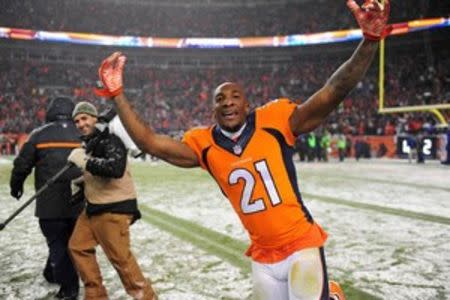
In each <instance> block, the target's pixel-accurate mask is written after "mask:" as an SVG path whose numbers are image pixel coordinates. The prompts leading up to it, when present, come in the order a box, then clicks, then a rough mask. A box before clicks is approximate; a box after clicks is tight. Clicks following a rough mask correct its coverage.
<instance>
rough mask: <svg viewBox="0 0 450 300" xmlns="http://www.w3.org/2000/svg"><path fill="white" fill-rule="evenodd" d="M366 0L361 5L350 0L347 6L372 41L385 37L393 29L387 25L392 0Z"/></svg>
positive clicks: (365, 34) (364, 33) (366, 37)
mask: <svg viewBox="0 0 450 300" xmlns="http://www.w3.org/2000/svg"><path fill="white" fill-rule="evenodd" d="M381 1H382V0H366V1H365V2H364V4H363V5H362V6H361V7H360V6H359V5H358V4H357V3H356V2H355V1H354V0H348V1H347V6H348V8H350V10H351V11H352V13H353V15H354V16H355V19H356V21H357V22H358V24H359V27H360V28H361V30H362V32H363V35H364V38H365V39H367V40H371V41H379V40H382V39H384V38H385V37H386V36H388V35H389V33H390V32H391V31H392V26H391V25H387V21H388V18H389V12H390V0H384V3H383V4H382V3H381Z"/></svg>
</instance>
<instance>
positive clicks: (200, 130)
mask: <svg viewBox="0 0 450 300" xmlns="http://www.w3.org/2000/svg"><path fill="white" fill-rule="evenodd" d="M210 128H211V127H208V126H197V127H192V128H190V129H189V130H187V131H186V132H185V133H184V135H194V136H196V135H202V134H205V133H207V132H209V130H210Z"/></svg>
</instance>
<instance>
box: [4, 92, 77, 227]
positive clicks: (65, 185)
mask: <svg viewBox="0 0 450 300" xmlns="http://www.w3.org/2000/svg"><path fill="white" fill-rule="evenodd" d="M72 110H73V103H72V102H71V100H70V99H68V98H56V99H54V100H53V101H52V102H51V103H50V105H49V106H48V109H47V115H46V121H47V123H46V124H45V125H43V126H41V127H38V128H36V129H35V130H33V131H32V132H31V134H30V136H29V138H28V141H27V142H26V143H25V144H24V145H23V147H22V149H21V151H20V153H19V155H18V156H17V157H16V159H15V160H14V167H13V170H12V173H11V180H10V186H11V189H13V188H14V187H16V188H17V187H21V186H23V183H24V181H25V179H26V178H27V177H28V175H29V174H30V173H31V171H32V169H33V168H35V172H34V186H35V189H36V190H38V189H39V188H41V187H42V186H43V185H44V184H45V183H46V182H47V181H48V180H49V179H50V178H51V177H52V176H53V175H55V174H56V173H57V172H58V171H59V170H60V169H62V168H63V167H64V165H65V164H66V163H67V157H68V156H69V154H70V152H71V151H72V149H74V148H77V147H80V144H81V141H80V138H79V132H78V130H77V128H76V127H75V125H74V123H73V121H72V119H71V114H72ZM81 175H82V173H81V172H80V171H79V170H78V169H77V168H76V167H73V168H71V169H69V170H68V171H67V172H66V173H64V174H63V175H62V176H61V177H60V178H59V179H58V180H56V182H55V183H54V184H52V185H50V186H49V188H47V189H46V190H45V191H44V192H43V193H42V194H41V195H40V196H39V197H38V198H37V199H36V210H35V216H36V217H38V218H42V219H54V218H74V217H77V216H78V215H79V213H80V211H81V209H82V205H83V204H82V203H80V204H78V205H76V206H71V205H70V204H69V201H70V198H71V189H70V181H71V180H72V179H74V178H76V177H79V176H81Z"/></svg>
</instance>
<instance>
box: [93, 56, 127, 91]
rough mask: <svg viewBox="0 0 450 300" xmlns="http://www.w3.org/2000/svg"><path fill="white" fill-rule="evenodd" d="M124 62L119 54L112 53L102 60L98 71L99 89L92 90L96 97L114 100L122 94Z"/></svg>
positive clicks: (124, 58)
mask: <svg viewBox="0 0 450 300" xmlns="http://www.w3.org/2000/svg"><path fill="white" fill-rule="evenodd" d="M126 60H127V58H126V57H125V56H124V55H123V54H122V53H120V52H114V53H113V54H111V55H110V56H109V57H108V58H106V59H105V60H103V62H102V64H101V65H100V68H99V69H98V75H99V77H100V83H101V87H100V88H97V89H94V92H95V94H96V95H97V96H101V97H107V98H114V97H115V96H117V95H119V94H121V93H122V92H123V67H124V66H125V62H126Z"/></svg>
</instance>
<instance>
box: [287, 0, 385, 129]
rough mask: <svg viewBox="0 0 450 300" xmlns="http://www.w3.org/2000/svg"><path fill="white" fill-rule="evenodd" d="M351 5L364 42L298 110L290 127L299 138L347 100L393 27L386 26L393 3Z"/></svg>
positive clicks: (369, 0)
mask: <svg viewBox="0 0 450 300" xmlns="http://www.w3.org/2000/svg"><path fill="white" fill-rule="evenodd" d="M347 5H348V7H349V8H350V10H351V11H352V13H353V14H354V16H355V18H356V20H357V22H358V24H359V26H360V27H361V30H362V32H363V35H364V39H363V41H362V42H361V43H360V44H359V46H358V48H357V49H356V50H355V52H354V53H353V55H352V56H351V57H350V59H348V60H347V61H346V62H345V63H344V64H342V65H341V66H340V67H339V68H338V69H337V71H336V72H334V74H333V75H332V76H331V77H330V78H329V79H328V80H327V82H326V83H325V85H324V86H323V87H322V88H321V89H320V90H318V91H317V92H316V93H315V94H314V95H312V96H311V97H310V98H309V99H308V100H307V101H306V102H305V103H304V104H302V105H299V106H298V107H297V108H296V109H295V110H294V112H293V113H292V115H291V116H290V119H289V124H290V127H291V130H292V132H293V133H294V134H295V135H299V134H301V133H304V132H309V131H311V130H313V129H315V128H316V127H317V126H319V125H320V124H321V123H322V122H323V121H324V120H325V118H326V117H327V116H328V115H329V114H330V113H331V112H332V111H333V110H334V109H335V108H336V107H337V106H338V105H339V104H340V103H341V102H342V101H343V100H344V98H345V96H346V95H347V94H348V93H349V92H350V91H351V90H352V89H353V88H354V87H355V86H356V84H357V83H358V82H359V81H360V80H361V79H362V78H363V76H364V74H365V73H366V71H367V69H368V68H369V66H370V64H371V62H372V61H373V58H374V56H375V53H376V52H377V49H378V42H379V40H381V39H383V38H384V37H385V36H386V35H388V34H389V32H390V27H389V26H387V25H386V24H387V20H388V16H389V10H390V9H389V8H390V5H389V0H384V4H381V3H380V2H379V1H378V0H367V1H366V2H365V3H364V5H363V6H362V7H359V6H358V4H356V3H355V2H354V1H353V0H348V1H347Z"/></svg>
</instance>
